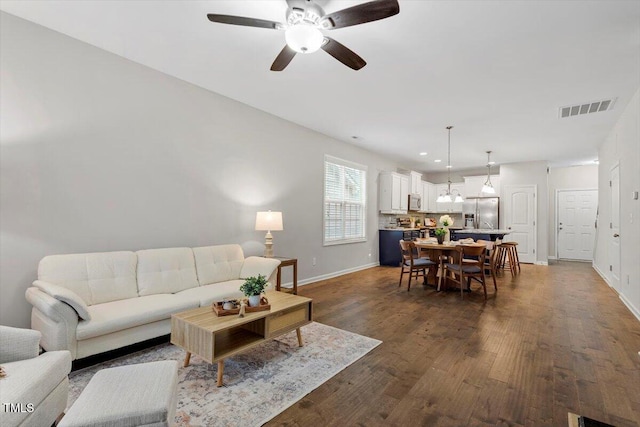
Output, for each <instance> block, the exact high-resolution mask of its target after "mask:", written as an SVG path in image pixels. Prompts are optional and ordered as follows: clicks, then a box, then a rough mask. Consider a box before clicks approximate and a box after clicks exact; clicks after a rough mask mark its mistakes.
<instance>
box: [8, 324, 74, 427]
mask: <svg viewBox="0 0 640 427" xmlns="http://www.w3.org/2000/svg"><path fill="white" fill-rule="evenodd" d="M39 342H40V332H38V331H32V330H30V329H19V328H11V327H9V326H0V364H1V365H2V367H3V368H4V370H5V372H6V374H7V376H6V377H5V378H0V402H1V406H0V425H1V426H3V427H16V426H42V427H48V426H51V425H52V424H53V423H54V421H56V419H58V418H59V417H60V415H62V413H63V412H64V408H65V407H66V406H67V395H68V394H69V378H68V377H67V375H68V374H69V372H70V371H71V355H70V354H69V352H68V351H49V352H46V353H43V354H39V353H40V347H39V346H38V343H39Z"/></svg>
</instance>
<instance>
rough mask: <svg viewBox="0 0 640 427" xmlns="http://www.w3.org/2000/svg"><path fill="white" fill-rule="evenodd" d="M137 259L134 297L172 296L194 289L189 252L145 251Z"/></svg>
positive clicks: (190, 254)
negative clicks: (136, 288)
mask: <svg viewBox="0 0 640 427" xmlns="http://www.w3.org/2000/svg"><path fill="white" fill-rule="evenodd" d="M136 254H137V255H138V294H139V295H140V296H143V295H154V294H173V293H176V292H180V291H182V290H184V289H189V288H193V287H195V286H198V278H197V276H196V266H195V263H194V261H193V252H192V251H191V248H165V249H147V250H143V251H138V252H136Z"/></svg>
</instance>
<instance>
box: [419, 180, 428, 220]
mask: <svg viewBox="0 0 640 427" xmlns="http://www.w3.org/2000/svg"><path fill="white" fill-rule="evenodd" d="M420 187H421V191H420V192H419V193H418V194H420V198H421V203H420V210H418V212H422V213H425V212H429V183H428V182H425V181H420Z"/></svg>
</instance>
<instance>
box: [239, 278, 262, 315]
mask: <svg viewBox="0 0 640 427" xmlns="http://www.w3.org/2000/svg"><path fill="white" fill-rule="evenodd" d="M267 283H268V282H267V278H266V277H265V276H263V275H262V274H258V277H254V276H252V277H249V278H247V279H246V280H245V282H244V283H243V284H242V285H241V286H240V291H241V292H242V293H243V294H244V295H245V296H246V297H248V298H249V306H250V307H257V306H259V305H260V294H261V293H262V292H263V291H264V289H265V288H266V287H267Z"/></svg>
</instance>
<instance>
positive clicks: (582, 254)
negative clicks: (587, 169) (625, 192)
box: [556, 189, 598, 261]
mask: <svg viewBox="0 0 640 427" xmlns="http://www.w3.org/2000/svg"><path fill="white" fill-rule="evenodd" d="M556 207H557V212H556V217H557V221H556V224H557V232H556V248H557V251H558V253H557V256H558V258H560V259H568V260H577V261H593V248H594V243H595V239H596V226H595V224H596V212H597V210H598V190H593V189H588V190H557V192H556Z"/></svg>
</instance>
